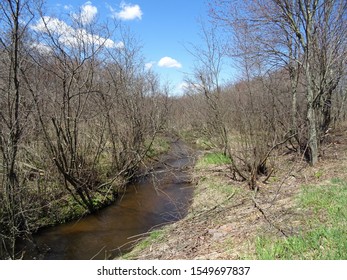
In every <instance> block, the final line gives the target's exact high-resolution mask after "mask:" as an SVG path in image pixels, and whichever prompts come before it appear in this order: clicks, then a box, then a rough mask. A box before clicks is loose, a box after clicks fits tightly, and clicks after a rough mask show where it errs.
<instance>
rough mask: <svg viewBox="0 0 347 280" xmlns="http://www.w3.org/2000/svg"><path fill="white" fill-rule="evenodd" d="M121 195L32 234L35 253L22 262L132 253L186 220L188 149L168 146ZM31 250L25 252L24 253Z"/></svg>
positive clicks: (189, 188) (178, 143) (179, 144)
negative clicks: (149, 236) (150, 235)
mask: <svg viewBox="0 0 347 280" xmlns="http://www.w3.org/2000/svg"><path fill="white" fill-rule="evenodd" d="M162 162H164V164H162V163H160V164H158V165H157V166H156V167H155V169H154V170H153V171H152V172H150V173H149V175H147V176H146V177H144V178H142V179H140V180H139V182H137V183H136V184H133V185H131V186H129V187H128V188H127V190H126V191H125V193H124V194H123V195H122V197H121V198H120V199H119V201H117V202H116V203H115V204H114V205H111V206H109V207H107V208H105V209H103V210H101V211H99V212H98V213H95V214H92V215H89V216H87V217H84V218H82V219H80V220H79V221H74V222H70V223H67V224H63V225H59V226H56V227H53V228H49V229H46V230H43V231H41V232H39V233H38V234H37V235H36V236H34V240H35V243H36V245H37V246H36V247H37V248H38V250H35V252H30V253H27V254H26V255H25V256H24V257H25V258H26V259H58V260H63V259H79V260H84V259H106V258H110V257H115V256H117V255H119V254H121V253H124V252H126V251H128V250H129V249H131V247H132V246H133V245H134V243H135V242H136V241H137V240H138V239H139V238H140V237H143V236H145V235H144V234H145V233H147V232H148V231H150V230H151V229H154V228H156V227H159V226H161V225H164V224H167V223H172V222H174V221H177V220H179V219H181V218H182V217H184V216H185V215H186V213H187V210H188V207H189V204H190V200H191V198H192V192H193V190H192V186H191V185H190V183H189V175H188V174H187V169H186V168H187V167H189V166H191V165H192V164H193V158H192V157H191V151H190V149H189V148H188V147H187V146H186V145H185V144H184V143H183V142H181V141H175V142H173V143H172V146H171V150H170V152H169V154H168V155H166V156H164V157H163V158H162ZM28 251H29V250H28Z"/></svg>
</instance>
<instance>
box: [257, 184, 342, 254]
mask: <svg viewBox="0 0 347 280" xmlns="http://www.w3.org/2000/svg"><path fill="white" fill-rule="evenodd" d="M346 205H347V181H344V180H341V179H338V178H334V179H332V180H331V181H330V182H329V183H326V184H324V185H321V186H316V185H310V186H303V187H302V190H301V192H300V195H299V196H298V197H297V206H298V207H299V208H300V209H302V211H304V212H306V213H307V217H310V219H308V220H305V221H303V223H302V227H303V228H305V229H306V230H303V231H302V232H300V233H299V234H298V235H295V236H290V237H288V238H281V239H275V238H272V237H268V236H260V237H258V238H257V239H256V258H257V259H343V260H346V259H347V208H346Z"/></svg>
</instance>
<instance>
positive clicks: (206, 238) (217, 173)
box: [123, 130, 347, 259]
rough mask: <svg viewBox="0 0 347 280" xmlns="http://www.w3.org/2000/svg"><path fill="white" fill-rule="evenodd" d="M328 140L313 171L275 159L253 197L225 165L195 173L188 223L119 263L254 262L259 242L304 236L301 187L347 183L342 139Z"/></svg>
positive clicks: (346, 141)
mask: <svg viewBox="0 0 347 280" xmlns="http://www.w3.org/2000/svg"><path fill="white" fill-rule="evenodd" d="M329 140H330V141H329V144H326V145H325V146H324V147H323V153H322V158H321V161H320V162H319V163H318V164H317V165H316V166H315V167H310V166H308V165H307V164H306V163H305V162H303V161H301V160H300V159H299V158H298V157H297V156H295V155H282V156H280V157H277V160H276V169H275V170H276V172H274V174H273V175H272V177H271V178H270V180H269V182H268V183H267V184H263V183H259V191H258V192H257V193H256V194H255V193H254V192H253V191H250V190H249V189H248V188H247V186H246V185H244V184H242V183H236V182H234V181H231V180H230V179H229V178H228V177H227V174H228V171H227V166H226V165H206V166H203V167H201V166H199V168H195V170H194V171H193V177H194V182H196V189H195V196H194V201H193V202H192V205H191V208H190V212H189V214H188V215H187V217H186V218H184V219H183V220H181V221H179V222H177V223H175V224H172V225H169V226H166V227H164V228H162V229H161V230H160V231H161V234H160V235H158V236H160V238H150V239H147V240H146V241H145V246H143V243H142V246H141V245H140V246H137V247H135V248H134V250H133V251H132V252H130V253H129V254H127V255H125V256H123V257H124V258H127V259H244V258H248V259H255V258H256V248H255V247H256V242H255V240H256V238H257V237H258V236H270V237H271V236H272V237H273V238H282V237H285V236H295V235H297V234H298V233H301V232H305V231H306V230H307V229H306V227H307V225H308V224H309V223H308V220H310V219H311V218H312V219H313V218H314V216H313V215H314V213H310V212H309V211H308V210H305V209H300V208H299V207H298V204H297V197H298V194H299V192H300V190H301V186H303V185H308V184H311V185H321V184H324V183H326V182H327V181H329V180H331V179H332V178H337V177H338V178H341V179H347V172H346V171H345V170H347V158H346V151H347V149H346V148H347V136H346V133H344V131H343V130H340V131H336V132H335V133H334V135H332V136H331V139H329ZM141 242H144V241H141ZM141 242H140V244H141Z"/></svg>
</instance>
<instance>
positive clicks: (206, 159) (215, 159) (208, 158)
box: [196, 152, 231, 167]
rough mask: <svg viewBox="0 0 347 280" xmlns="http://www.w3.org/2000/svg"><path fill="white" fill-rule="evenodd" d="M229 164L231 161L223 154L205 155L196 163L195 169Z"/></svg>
mask: <svg viewBox="0 0 347 280" xmlns="http://www.w3.org/2000/svg"><path fill="white" fill-rule="evenodd" d="M229 163H231V159H230V158H229V157H227V156H226V155H224V154H223V153H219V152H215V153H206V154H205V155H203V156H202V157H201V158H200V159H199V160H198V162H197V164H196V165H197V167H203V166H207V165H223V164H229Z"/></svg>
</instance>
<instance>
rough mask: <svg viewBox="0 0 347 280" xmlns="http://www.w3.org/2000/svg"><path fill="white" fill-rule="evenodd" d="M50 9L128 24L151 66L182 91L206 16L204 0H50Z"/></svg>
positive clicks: (88, 18) (86, 18)
mask: <svg viewBox="0 0 347 280" xmlns="http://www.w3.org/2000/svg"><path fill="white" fill-rule="evenodd" d="M46 3H47V5H46V7H47V11H49V12H50V13H51V12H53V13H56V14H59V13H77V12H78V11H82V13H81V15H82V14H83V17H84V18H83V19H84V20H86V21H89V20H90V19H92V18H94V17H98V18H99V20H100V21H101V22H102V21H106V20H107V19H108V20H109V19H111V18H112V17H114V18H117V19H118V20H120V21H121V22H122V23H123V24H124V25H125V26H129V28H130V30H131V31H132V32H133V34H134V35H135V37H136V38H137V39H139V41H140V42H141V44H142V45H143V50H142V52H143V55H144V56H145V59H146V63H147V66H148V67H151V68H152V70H153V71H154V72H156V73H158V74H159V76H160V78H161V81H162V82H163V83H165V82H167V83H169V85H170V86H171V88H172V90H173V92H174V93H176V94H179V93H180V91H181V89H180V86H181V85H182V83H183V82H184V78H185V76H186V75H187V74H189V72H191V71H192V68H193V64H194V62H193V60H194V59H193V57H192V56H191V55H190V54H189V52H187V50H186V47H189V44H197V45H199V44H201V42H200V41H199V40H200V39H199V35H198V33H199V23H198V19H199V18H201V19H206V18H207V9H208V7H207V4H206V1H204V0H170V1H169V0H131V1H130V0H129V1H128V0H127V1H119V0H106V1H105V0H94V1H83V0H77V1H67V0H58V1H53V0H47V2H46Z"/></svg>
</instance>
